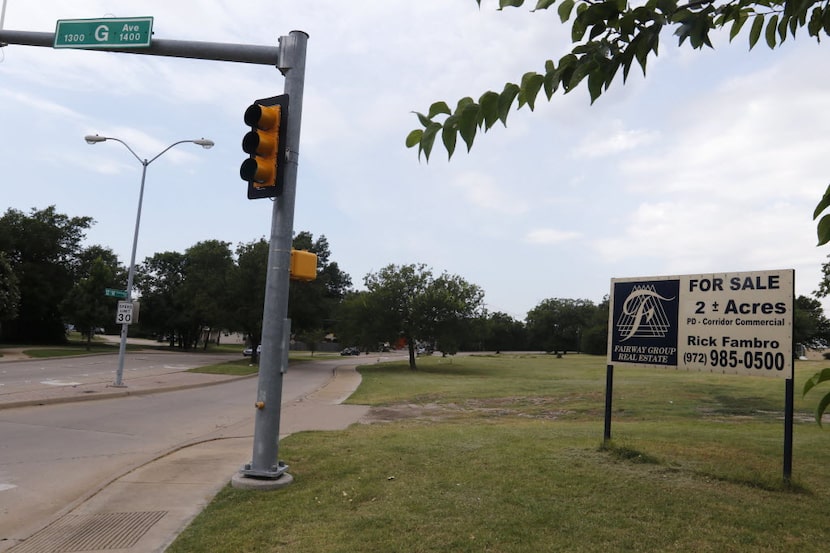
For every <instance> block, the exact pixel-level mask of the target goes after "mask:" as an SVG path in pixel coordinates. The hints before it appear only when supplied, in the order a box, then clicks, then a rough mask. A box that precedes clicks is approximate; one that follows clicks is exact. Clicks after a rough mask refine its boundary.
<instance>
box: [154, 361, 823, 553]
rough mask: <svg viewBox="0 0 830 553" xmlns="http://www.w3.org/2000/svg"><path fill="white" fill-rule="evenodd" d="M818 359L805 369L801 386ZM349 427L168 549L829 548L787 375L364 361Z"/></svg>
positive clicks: (812, 434) (811, 458)
mask: <svg viewBox="0 0 830 553" xmlns="http://www.w3.org/2000/svg"><path fill="white" fill-rule="evenodd" d="M824 365H825V363H824V362H800V363H799V364H798V365H797V367H796V375H797V376H796V390H800V387H801V385H802V384H803V382H804V380H805V379H806V378H808V377H809V376H810V375H811V374H812V373H813V372H814V371H815V370H816V369H817V368H823V367H824ZM361 373H362V374H363V378H364V380H363V384H362V385H361V387H360V389H359V390H358V391H357V393H356V394H355V395H354V396H353V397H352V398H351V400H350V401H351V402H354V403H364V404H369V405H372V406H373V409H372V412H371V414H370V416H369V417H367V419H366V420H364V421H363V423H361V424H358V425H354V426H352V427H351V428H349V429H348V430H346V431H343V432H313V433H312V432H309V433H302V434H297V435H293V436H290V437H288V438H286V439H285V440H283V442H282V445H281V448H280V457H281V459H282V460H284V461H285V462H286V463H287V464H288V465H290V470H289V472H290V473H291V474H292V475H293V476H294V478H295V482H294V484H293V485H291V486H289V487H287V488H284V489H282V490H279V491H276V492H260V491H257V492H251V491H241V490H235V489H231V488H230V487H228V488H226V489H225V490H223V491H222V492H221V493H220V494H219V496H218V497H217V498H216V500H215V501H214V502H213V504H212V505H210V506H209V508H208V509H207V510H206V511H205V512H204V513H203V514H202V515H200V516H199V517H198V518H197V519H196V520H195V521H194V523H193V524H192V525H191V526H190V527H189V528H188V529H187V530H186V531H185V532H184V533H183V534H182V536H180V538H179V539H178V540H177V541H176V542H175V543H174V544H173V546H171V548H170V549H169V551H171V552H191V553H192V552H195V551H211V552H217V551H222V552H225V551H227V552H236V553H240V552H282V551H285V552H288V551H290V552H292V553H297V552H310V553H311V552H314V553H320V552H344V553H345V552H349V553H354V552H378V553H381V552H383V553H387V552H439V551H440V552H482V551H493V552H515V553H526V552H531V551H532V552H537V551H557V552H558V551H562V552H609V551H612V552H617V551H632V552H636V551H642V552H655V551H678V552H680V551H682V552H696V553H699V552H718V553H722V552H730V551H734V552H772V551H780V552H788V553H789V552H792V551H798V552H810V551H817V552H818V551H822V552H823V551H826V549H827V543H830V518H829V517H828V513H830V509H828V499H830V464H828V463H827V451H828V445H830V429H828V430H826V431H822V430H821V429H820V428H818V426H817V425H816V424H815V421H814V420H813V418H812V414H811V412H810V411H811V410H812V408H813V406H814V405H815V403H816V402H817V400H818V396H819V395H820V394H818V393H816V396H815V397H808V398H807V401H805V400H803V399H802V398H801V397H800V394H797V397H796V424H795V444H794V459H793V481H792V483H791V485H785V484H784V483H783V482H782V477H781V475H782V458H783V406H784V382H783V380H774V379H763V378H755V377H745V376H732V375H730V376H724V375H713V374H704V373H687V372H677V371H667V370H644V369H623V368H617V371H616V373H615V389H614V422H613V427H612V433H613V441H612V443H611V444H609V445H608V446H607V447H602V434H603V405H604V387H605V362H604V359H602V358H598V357H590V356H576V355H568V356H565V357H563V358H561V359H557V358H555V357H553V356H544V355H539V356H511V355H504V354H503V355H500V356H470V357H457V358H452V359H449V358H448V359H441V358H437V357H435V358H429V359H420V360H419V370H418V371H410V370H409V369H408V368H407V367H406V365H405V364H389V365H373V366H370V367H364V368H362V369H361Z"/></svg>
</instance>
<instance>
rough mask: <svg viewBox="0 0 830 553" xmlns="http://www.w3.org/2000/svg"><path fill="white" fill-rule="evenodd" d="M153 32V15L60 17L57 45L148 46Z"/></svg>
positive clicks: (91, 46)
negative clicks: (85, 17) (86, 17)
mask: <svg viewBox="0 0 830 553" xmlns="http://www.w3.org/2000/svg"><path fill="white" fill-rule="evenodd" d="M152 36H153V18H152V17H106V18H103V19H59V20H58V23H57V26H56V27H55V44H54V47H55V48H146V47H148V46H150V40H151V39H152Z"/></svg>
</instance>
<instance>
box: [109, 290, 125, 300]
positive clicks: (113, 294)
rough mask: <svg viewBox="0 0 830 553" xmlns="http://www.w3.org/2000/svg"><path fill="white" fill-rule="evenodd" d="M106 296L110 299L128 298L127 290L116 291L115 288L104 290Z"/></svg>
mask: <svg viewBox="0 0 830 553" xmlns="http://www.w3.org/2000/svg"><path fill="white" fill-rule="evenodd" d="M104 295H105V296H107V297H108V298H121V299H124V298H126V297H127V291H126V290H115V289H113V288H104Z"/></svg>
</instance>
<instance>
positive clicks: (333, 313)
mask: <svg viewBox="0 0 830 553" xmlns="http://www.w3.org/2000/svg"><path fill="white" fill-rule="evenodd" d="M92 224H93V220H92V218H90V217H68V216H66V215H63V214H60V213H58V212H57V211H56V209H55V207H54V206H50V207H48V208H46V209H42V210H38V209H32V210H31V212H30V213H29V214H25V213H23V212H21V211H17V210H14V209H9V210H7V211H6V213H5V214H3V216H2V217H0V340H2V341H3V342H5V343H51V344H54V343H62V342H65V341H66V325H70V324H71V325H73V326H74V328H75V330H77V331H79V332H81V334H82V335H84V336H86V338H87V340H91V338H92V336H93V335H94V333H95V331H96V329H100V328H105V329H107V330H108V331H110V332H117V330H118V326H117V325H116V324H115V322H114V318H115V311H116V305H117V302H118V298H114V297H108V296H105V295H104V290H105V289H107V288H111V289H116V290H122V289H123V288H124V285H125V283H126V280H127V278H126V274H127V268H126V267H125V266H124V264H122V263H121V262H120V261H119V260H118V257H117V256H116V255H115V253H114V252H113V251H112V250H111V249H109V248H106V247H104V246H100V245H93V246H88V247H82V246H81V243H82V241H83V239H84V237H85V231H86V230H87V229H88V228H89V227H90V226H91V225H92ZM293 245H294V247H295V248H296V249H302V250H309V251H311V252H313V253H315V254H317V262H318V264H317V278H316V280H314V281H312V282H293V281H292V282H291V283H290V288H289V313H288V316H289V318H290V319H291V327H292V333H293V335H294V337H295V339H297V340H299V341H302V342H304V343H306V344H307V345H308V346H309V347H310V348H314V347H315V345H316V344H317V343H319V342H321V341H322V340H323V339H324V337H326V336H328V335H333V336H336V337H337V339H338V341H339V342H340V343H341V344H342V345H344V346H346V345H348V346H357V347H359V348H360V349H361V350H362V351H375V350H377V349H378V348H382V347H384V346H385V344H389V345H391V346H395V345H404V344H405V345H406V346H407V347H408V351H409V357H410V365H411V367H412V368H415V367H416V357H417V355H418V353H419V351H420V350H423V351H433V350H434V351H439V352H442V353H443V354H445V355H451V354H454V353H456V352H458V351H525V350H527V351H545V352H551V353H554V352H558V353H560V354H563V353H567V352H583V353H589V354H596V355H603V354H605V351H606V344H607V335H608V298H607V297H606V298H605V299H603V301H602V302H600V303H599V304H595V303H594V302H592V301H591V300H587V299H567V298H548V299H545V300H543V301H541V302H540V303H539V304H538V305H537V306H536V307H534V308H533V309H531V310H530V311H529V312H528V313H527V316H526V318H525V320H524V321H518V320H516V319H515V318H513V317H512V316H510V315H508V314H506V313H502V312H490V311H488V310H487V309H486V308H485V307H484V305H485V304H484V290H482V289H481V288H480V287H479V286H477V285H475V284H473V283H470V282H468V281H467V280H465V279H464V278H462V277H460V276H458V275H452V274H448V273H442V274H440V275H436V274H434V273H433V271H432V269H431V268H429V267H427V266H426V265H423V264H410V265H388V266H386V267H384V268H383V269H381V270H379V271H377V272H375V273H369V274H367V275H366V276H365V277H364V279H363V284H364V287H365V289H363V290H355V289H354V288H353V286H352V280H351V277H350V276H349V275H348V274H346V273H345V272H343V271H342V270H341V269H340V267H339V266H338V264H337V262H336V261H334V260H333V259H332V254H331V251H330V247H329V243H328V240H327V239H326V237H325V236H320V237H317V238H315V237H314V236H313V235H312V234H311V233H310V232H306V231H303V232H300V233H298V234H297V235H296V236H295V238H294V242H293ZM267 263H268V243H267V241H266V240H265V239H259V240H255V241H252V242H249V243H246V244H239V245H238V246H237V247H236V248H235V249H233V250H232V249H231V245H230V243H228V242H222V241H219V240H206V241H203V242H199V243H197V244H195V245H193V246H191V247H190V248H187V249H186V250H185V251H184V252H172V251H167V252H161V253H156V254H154V255H152V256H150V257H148V258H146V259H145V260H144V261H143V262H142V263H140V264H139V265H138V266H137V268H136V278H135V287H136V295H137V296H138V298H139V299H140V303H141V309H140V319H139V322H138V324H136V325H131V327H130V332H131V334H132V333H134V334H136V335H143V336H153V337H157V338H159V339H160V340H164V341H166V342H167V343H168V344H169V345H170V346H172V347H178V348H182V349H192V348H196V347H206V346H207V343H208V340H209V336H218V335H219V332H220V331H234V332H241V333H243V334H244V335H245V336H247V337H248V338H249V340H250V345H251V346H252V347H253V348H254V351H256V346H257V345H258V344H259V341H260V339H261V333H262V313H263V303H264V296H265V276H266V270H267ZM826 279H830V276H827V277H826ZM823 286H824V285H823ZM825 289H826V287H825V288H820V290H822V291H823V290H825ZM818 293H821V292H818ZM794 326H795V334H796V340H797V341H798V342H799V343H803V344H805V345H806V346H808V347H824V346H826V345H827V344H828V342H830V322H828V320H827V319H826V318H825V317H824V314H823V311H822V308H821V304H820V303H819V302H818V300H816V299H812V298H807V297H804V296H799V298H797V300H796V310H795V325H794Z"/></svg>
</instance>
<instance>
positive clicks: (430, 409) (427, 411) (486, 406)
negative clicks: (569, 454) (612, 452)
mask: <svg viewBox="0 0 830 553" xmlns="http://www.w3.org/2000/svg"><path fill="white" fill-rule="evenodd" d="M556 403H559V402H557V401H554V400H553V399H550V398H527V397H508V398H489V399H470V400H467V401H465V402H463V403H460V404H459V403H423V404H421V403H400V404H393V405H382V406H377V407H372V408H371V409H370V410H369V413H368V414H366V416H364V417H363V418H362V419H361V420H360V422H361V423H363V424H376V423H385V422H395V421H400V420H417V419H419V420H424V421H431V422H435V421H441V420H448V419H453V418H459V417H469V416H475V417H527V418H533V419H545V420H556V419H559V418H561V417H563V416H565V415H568V414H571V411H569V410H566V409H561V408H555V405H554V404H556ZM559 407H561V406H559Z"/></svg>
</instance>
